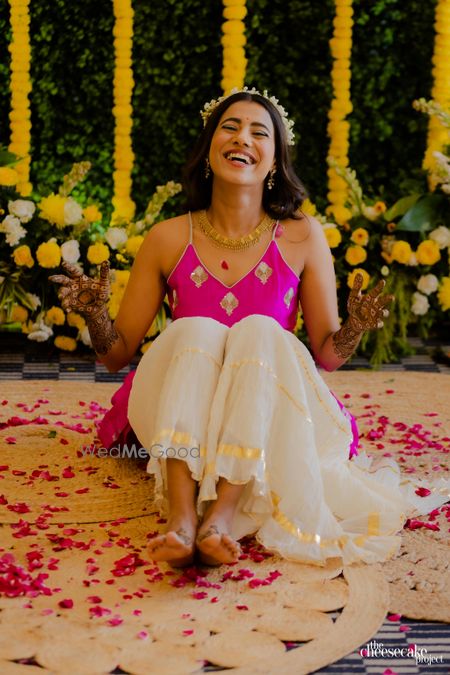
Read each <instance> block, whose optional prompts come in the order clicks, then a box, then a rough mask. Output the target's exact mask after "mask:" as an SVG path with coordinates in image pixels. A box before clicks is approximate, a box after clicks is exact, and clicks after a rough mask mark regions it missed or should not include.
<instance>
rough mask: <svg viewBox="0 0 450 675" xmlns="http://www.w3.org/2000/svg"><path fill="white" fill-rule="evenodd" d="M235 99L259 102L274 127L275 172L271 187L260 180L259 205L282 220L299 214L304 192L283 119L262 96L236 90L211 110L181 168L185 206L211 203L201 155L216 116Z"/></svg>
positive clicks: (193, 207) (206, 151) (206, 150)
mask: <svg viewBox="0 0 450 675" xmlns="http://www.w3.org/2000/svg"><path fill="white" fill-rule="evenodd" d="M236 101H254V102H255V103H259V105H261V106H263V108H265V109H266V110H267V112H268V113H269V115H270V117H271V119H272V123H273V127H274V131H275V161H276V168H277V170H276V173H275V175H274V185H273V188H272V190H268V188H267V183H265V184H264V191H263V200H262V201H263V208H264V210H265V211H266V213H268V214H269V216H271V218H276V219H278V220H283V219H286V218H299V217H300V216H299V214H298V213H297V211H298V209H299V208H300V206H301V205H302V203H303V201H304V200H305V199H306V197H307V192H306V190H305V187H304V186H303V184H302V182H301V180H300V179H299V178H298V176H297V175H296V173H295V171H294V167H293V166H292V160H291V155H290V151H289V146H288V144H287V139H286V131H285V128H284V125H283V121H282V119H281V116H280V114H279V112H278V110H277V109H276V108H275V106H274V105H273V104H272V103H271V102H270V101H269V100H268V99H267V98H264V96H261V95H259V94H249V93H248V92H238V93H237V94H232V95H231V96H228V98H226V99H225V100H224V101H221V103H220V104H219V105H218V106H217V107H216V108H215V109H214V110H213V112H212V113H211V115H210V116H209V118H208V121H207V123H206V126H205V128H204V129H203V131H202V132H201V134H200V136H199V137H198V139H197V142H196V143H195V146H194V148H193V150H192V153H191V155H190V157H189V159H188V161H187V162H186V165H185V166H184V169H183V174H182V181H183V187H184V191H185V194H186V196H187V199H186V208H187V209H189V210H190V211H198V210H199V209H207V208H208V207H209V206H210V204H211V194H212V175H211V174H210V176H209V177H208V178H205V158H206V157H208V155H209V148H210V145H211V140H212V137H213V135H214V132H215V130H216V128H217V125H218V124H219V120H220V118H221V117H222V115H223V113H224V112H225V110H227V108H229V107H230V105H232V104H233V103H236Z"/></svg>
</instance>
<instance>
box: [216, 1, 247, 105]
mask: <svg viewBox="0 0 450 675" xmlns="http://www.w3.org/2000/svg"><path fill="white" fill-rule="evenodd" d="M223 4H224V10H223V17H224V19H225V21H224V23H223V24H222V31H223V36H222V40H221V42H222V47H223V67H222V82H221V87H222V89H223V92H224V94H225V95H227V94H228V93H229V92H230V91H231V90H232V89H234V87H237V89H242V87H243V86H244V81H245V69H246V67H247V59H246V58H245V49H244V46H245V43H246V37H245V23H244V21H243V19H244V18H245V16H246V15H247V8H246V7H245V0H223Z"/></svg>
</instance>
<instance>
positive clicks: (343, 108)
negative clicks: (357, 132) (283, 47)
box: [327, 0, 353, 225]
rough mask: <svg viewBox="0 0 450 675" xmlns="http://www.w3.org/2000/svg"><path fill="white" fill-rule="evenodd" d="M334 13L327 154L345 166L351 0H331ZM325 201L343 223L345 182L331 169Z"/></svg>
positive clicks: (348, 214) (347, 214) (349, 106)
mask: <svg viewBox="0 0 450 675" xmlns="http://www.w3.org/2000/svg"><path fill="white" fill-rule="evenodd" d="M335 3H336V15H335V18H334V20H333V26H334V32H333V37H332V39H331V40H330V49H331V55H332V57H333V67H332V70H331V81H332V85H333V100H332V102H331V108H330V111H329V113H328V119H329V122H328V135H329V137H330V148H329V155H330V156H331V157H333V158H334V159H335V160H336V162H337V164H339V165H340V166H348V135H349V130H350V124H349V122H347V121H346V119H345V118H346V117H347V115H348V114H349V113H351V111H352V104H351V100H350V76H351V72H350V55H351V49H352V26H353V20H352V16H353V9H352V6H351V5H352V0H335ZM328 188H329V192H328V201H329V203H330V206H329V207H328V209H327V212H328V213H330V214H332V215H333V216H334V218H335V220H336V222H337V223H339V224H341V225H342V224H343V223H345V222H346V221H347V220H348V219H349V218H350V217H351V215H352V214H351V212H350V210H349V209H347V208H346V206H345V202H346V201H347V192H348V186H347V183H346V181H345V180H344V179H343V178H341V177H340V176H338V174H337V172H336V170H335V169H333V168H332V167H330V168H329V169H328Z"/></svg>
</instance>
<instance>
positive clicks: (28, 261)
mask: <svg viewBox="0 0 450 675" xmlns="http://www.w3.org/2000/svg"><path fill="white" fill-rule="evenodd" d="M13 257H14V262H15V263H16V265H19V267H33V265H34V260H33V256H32V255H31V251H30V247H29V246H27V245H26V244H23V246H18V247H17V248H15V249H14V251H13Z"/></svg>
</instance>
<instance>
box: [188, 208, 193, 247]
mask: <svg viewBox="0 0 450 675" xmlns="http://www.w3.org/2000/svg"><path fill="white" fill-rule="evenodd" d="M188 216H189V243H190V244H192V216H191V212H190V211H188Z"/></svg>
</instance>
